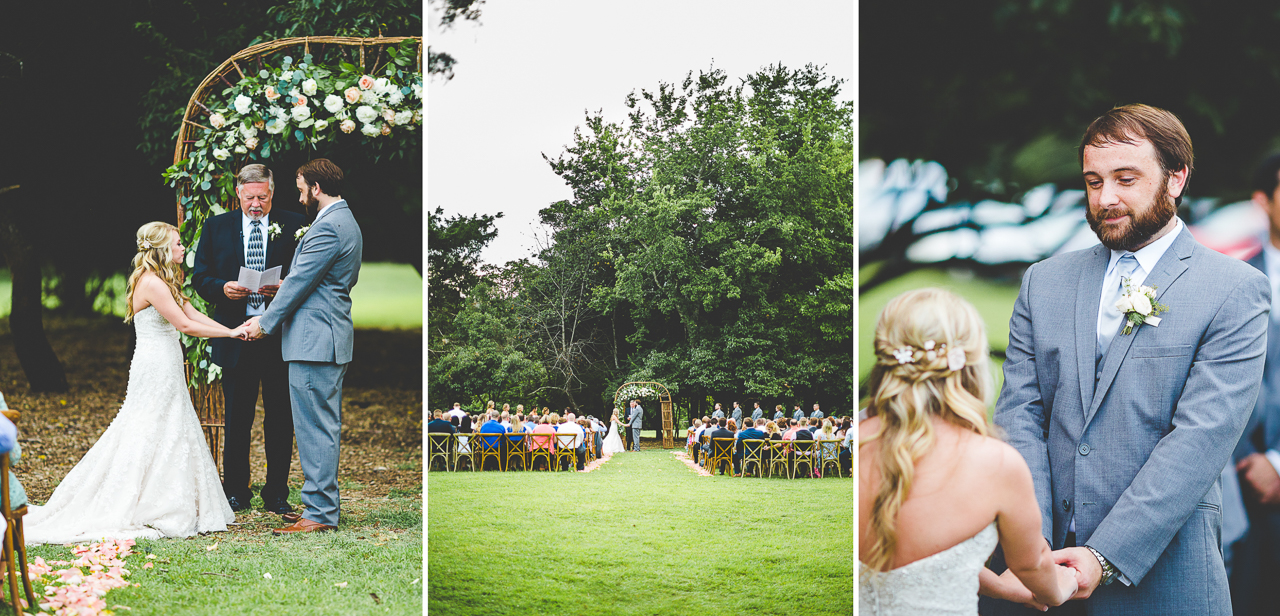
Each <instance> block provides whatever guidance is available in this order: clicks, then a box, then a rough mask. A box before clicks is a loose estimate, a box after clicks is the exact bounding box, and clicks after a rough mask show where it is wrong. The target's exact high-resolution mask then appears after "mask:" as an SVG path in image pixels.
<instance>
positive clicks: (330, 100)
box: [324, 94, 342, 113]
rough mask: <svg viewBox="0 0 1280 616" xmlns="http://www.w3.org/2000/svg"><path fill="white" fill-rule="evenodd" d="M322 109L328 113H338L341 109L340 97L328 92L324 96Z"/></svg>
mask: <svg viewBox="0 0 1280 616" xmlns="http://www.w3.org/2000/svg"><path fill="white" fill-rule="evenodd" d="M324 109H325V111H328V112H329V113H338V112H339V111H342V98H341V97H338V96H334V95H333V94H330V95H329V96H326V97H324Z"/></svg>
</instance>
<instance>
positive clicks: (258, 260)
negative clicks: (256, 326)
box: [244, 220, 267, 308]
mask: <svg viewBox="0 0 1280 616" xmlns="http://www.w3.org/2000/svg"><path fill="white" fill-rule="evenodd" d="M250 224H252V225H253V230H252V231H250V232H249V252H247V253H245V257H244V258H245V267H248V268H249V269H251V270H257V271H259V272H261V271H262V270H263V269H264V268H265V267H266V265H267V250H266V246H265V245H264V244H263V243H262V221H261V220H255V221H253V222H251V223H250ZM262 301H263V297H262V294H260V293H250V294H249V305H250V306H253V307H254V308H261V307H262Z"/></svg>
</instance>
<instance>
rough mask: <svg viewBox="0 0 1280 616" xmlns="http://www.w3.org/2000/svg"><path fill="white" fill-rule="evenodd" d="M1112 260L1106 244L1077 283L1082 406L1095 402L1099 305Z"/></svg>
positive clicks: (1085, 268)
mask: <svg viewBox="0 0 1280 616" xmlns="http://www.w3.org/2000/svg"><path fill="white" fill-rule="evenodd" d="M1110 262H1111V251H1110V250H1107V249H1106V247H1105V246H1103V245H1102V244H1098V245H1097V246H1095V247H1094V249H1093V258H1092V259H1090V261H1089V263H1088V265H1086V266H1085V267H1084V268H1082V269H1081V271H1080V278H1079V279H1078V281H1077V282H1076V371H1077V372H1078V373H1079V378H1080V408H1082V409H1086V410H1087V409H1088V408H1089V407H1090V406H1091V405H1092V403H1093V386H1094V383H1095V382H1096V381H1095V380H1094V372H1095V364H1096V362H1095V358H1096V357H1097V356H1098V305H1099V304H1100V303H1101V302H1102V278H1103V276H1105V275H1106V273H1107V265H1108V264H1109V263H1110Z"/></svg>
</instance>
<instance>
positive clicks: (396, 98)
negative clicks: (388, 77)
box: [387, 90, 404, 105]
mask: <svg viewBox="0 0 1280 616" xmlns="http://www.w3.org/2000/svg"><path fill="white" fill-rule="evenodd" d="M387 102H388V103H390V104H392V105H399V104H400V103H402V102H404V95H403V94H401V93H400V91H399V90H392V91H391V95H390V96H388V97H387Z"/></svg>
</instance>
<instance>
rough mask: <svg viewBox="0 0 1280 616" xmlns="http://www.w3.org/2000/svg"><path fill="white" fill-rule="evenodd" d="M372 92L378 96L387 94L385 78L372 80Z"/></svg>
mask: <svg viewBox="0 0 1280 616" xmlns="http://www.w3.org/2000/svg"><path fill="white" fill-rule="evenodd" d="M373 91H374V92H377V93H378V94H386V93H387V78H386V77H379V78H377V79H374V80H373Z"/></svg>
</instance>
